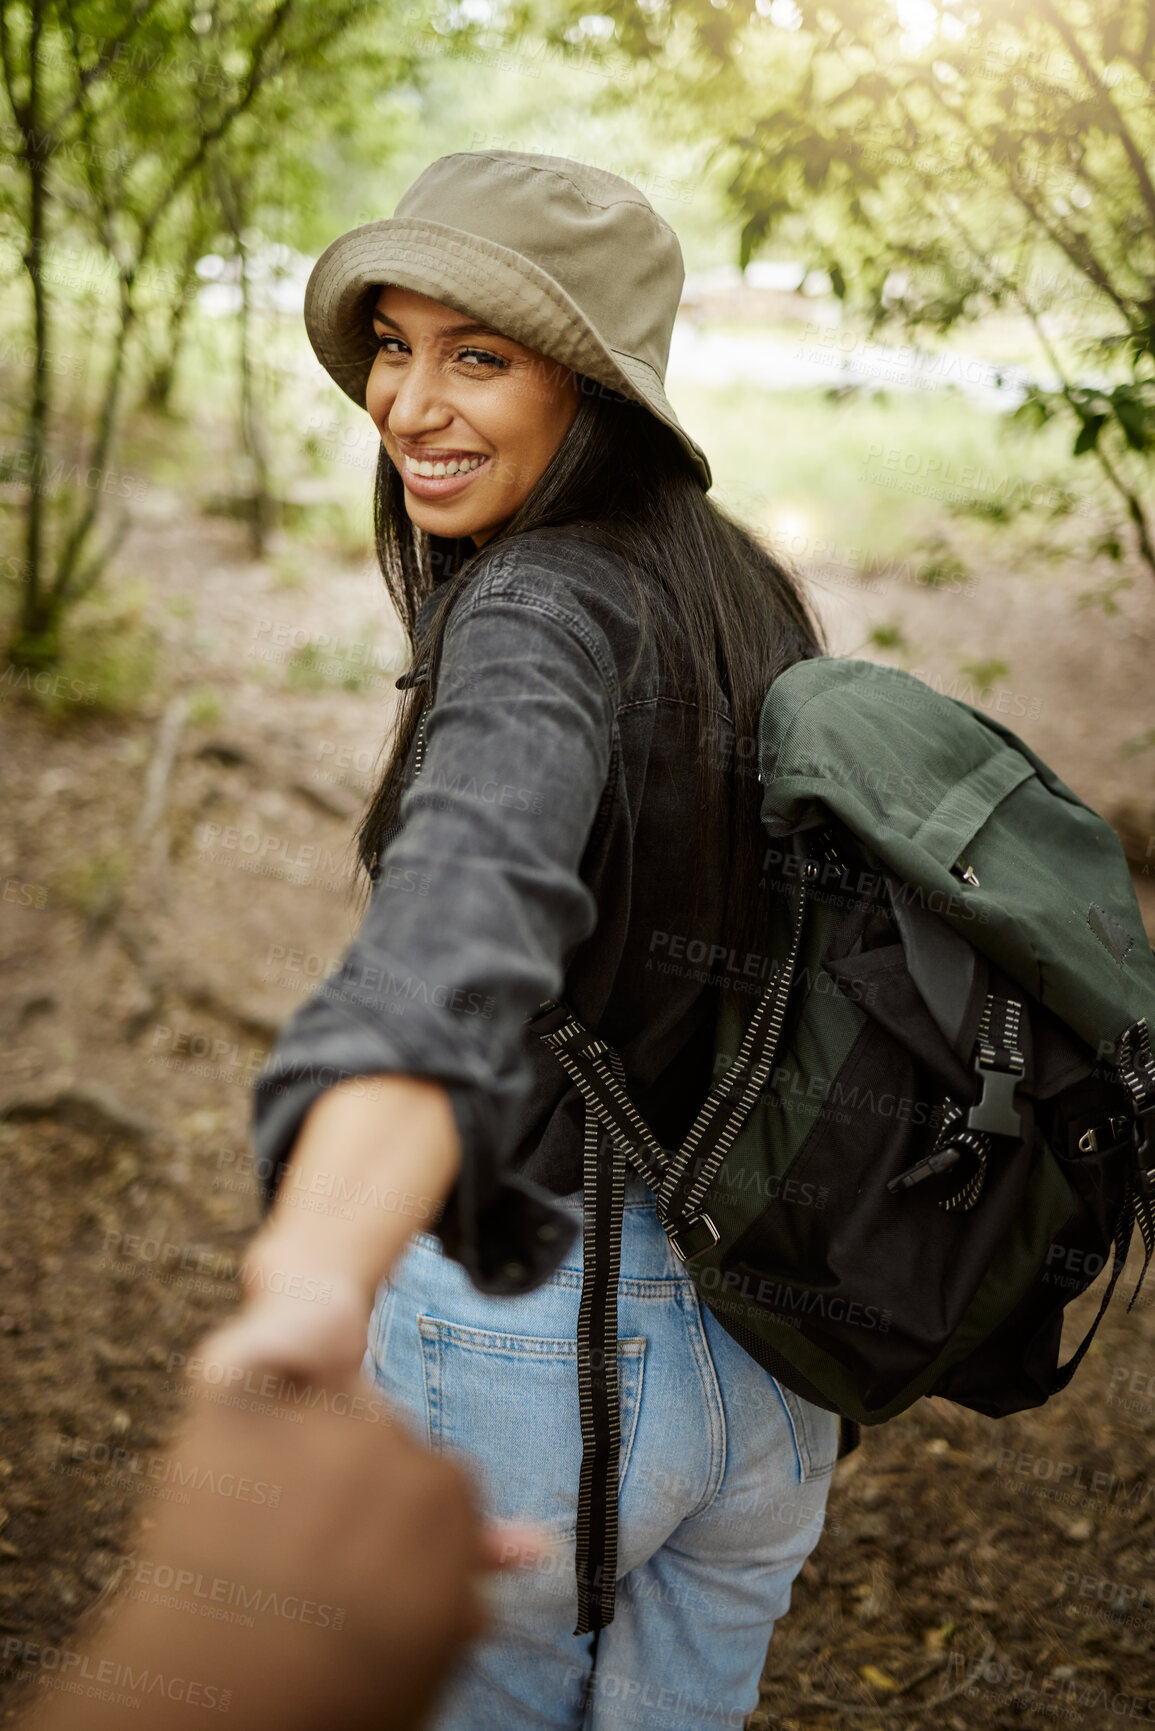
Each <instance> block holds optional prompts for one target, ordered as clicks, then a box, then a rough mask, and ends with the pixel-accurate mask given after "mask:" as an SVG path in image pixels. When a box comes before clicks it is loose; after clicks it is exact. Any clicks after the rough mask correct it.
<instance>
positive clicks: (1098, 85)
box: [1039, 0, 1155, 218]
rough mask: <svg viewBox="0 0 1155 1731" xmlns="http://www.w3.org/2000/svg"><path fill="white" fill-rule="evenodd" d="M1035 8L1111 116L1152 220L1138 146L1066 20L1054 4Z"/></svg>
mask: <svg viewBox="0 0 1155 1731" xmlns="http://www.w3.org/2000/svg"><path fill="white" fill-rule="evenodd" d="M1039 8H1040V11H1042V12H1043V13H1044V15H1045V16H1046V17H1047V18H1049V19H1050V21H1051V24H1052V25H1053V27H1054V28H1055V30H1057V31H1058V33H1059V35H1060V36H1061V37H1062V39H1063V41H1064V42H1065V43H1066V45H1067V47H1068V48H1069V49H1070V51H1071V54H1072V55H1073V56H1074V58H1075V60H1076V61H1077V63H1078V64H1079V66H1081V67H1082V69H1083V72H1084V74H1085V76H1086V79H1087V82H1088V84H1090V86H1091V88H1092V89H1093V90H1094V91H1096V92H1097V94H1098V95H1099V97H1100V98H1101V100H1102V102H1103V104H1104V106H1105V107H1106V108H1107V110H1108V111H1109V112H1110V114H1112V115H1113V116H1114V120H1115V125H1116V128H1117V130H1118V134H1119V140H1120V142H1121V144H1122V146H1123V149H1124V150H1125V151H1126V152H1127V160H1128V161H1129V162H1130V164H1131V167H1132V169H1133V170H1134V172H1135V178H1136V180H1137V181H1138V182H1139V191H1140V192H1141V193H1142V195H1143V202H1144V204H1145V205H1146V206H1147V209H1148V211H1149V212H1150V214H1151V216H1152V217H1153V218H1155V185H1153V184H1152V181H1151V176H1150V175H1149V174H1148V172H1147V164H1146V162H1144V160H1143V152H1142V151H1141V150H1140V149H1139V146H1138V145H1137V144H1136V143H1135V140H1134V139H1133V138H1132V136H1131V133H1130V129H1129V128H1128V126H1127V122H1126V121H1125V120H1124V119H1123V116H1122V115H1121V114H1120V112H1119V110H1118V108H1117V107H1116V106H1115V100H1114V98H1113V96H1112V95H1111V92H1110V90H1109V89H1108V88H1107V86H1106V85H1105V84H1104V83H1103V80H1102V78H1101V77H1100V76H1099V74H1098V73H1097V72H1096V71H1095V68H1094V67H1093V66H1092V65H1091V62H1090V59H1089V58H1088V56H1087V53H1086V51H1085V49H1084V48H1083V44H1082V43H1081V42H1080V41H1079V38H1078V37H1077V36H1076V35H1075V32H1074V30H1073V29H1072V27H1071V25H1070V24H1069V23H1068V21H1067V19H1065V18H1064V17H1063V15H1062V13H1061V12H1059V10H1058V8H1057V7H1056V6H1055V5H1054V0H1039Z"/></svg>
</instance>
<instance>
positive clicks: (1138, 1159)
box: [1115, 1016, 1155, 1310]
mask: <svg viewBox="0 0 1155 1731" xmlns="http://www.w3.org/2000/svg"><path fill="white" fill-rule="evenodd" d="M1115 1067H1116V1069H1117V1070H1118V1072H1119V1076H1120V1078H1121V1080H1122V1081H1123V1083H1124V1084H1125V1086H1126V1088H1127V1091H1128V1093H1129V1094H1130V1096H1131V1103H1132V1105H1133V1107H1134V1109H1135V1129H1134V1140H1135V1166H1134V1169H1133V1170H1132V1173H1131V1183H1130V1200H1131V1206H1132V1210H1133V1213H1134V1216H1135V1219H1136V1220H1137V1221H1138V1223H1139V1231H1140V1233H1141V1234H1142V1237H1143V1267H1142V1268H1141V1270H1140V1272H1139V1279H1138V1280H1137V1281H1136V1283H1135V1290H1134V1292H1133V1293H1132V1294H1131V1304H1128V1306H1127V1309H1128V1310H1130V1308H1131V1305H1132V1304H1134V1302H1135V1300H1136V1299H1137V1298H1138V1296H1139V1288H1140V1287H1141V1286H1142V1284H1143V1282H1144V1280H1145V1279H1146V1277H1147V1270H1148V1268H1149V1267H1150V1264H1151V1257H1152V1255H1153V1254H1155V1053H1153V1052H1152V1050H1151V1030H1150V1028H1149V1027H1148V1026H1147V1018H1146V1017H1145V1016H1140V1018H1139V1020H1138V1021H1137V1022H1132V1023H1131V1026H1130V1027H1129V1028H1124V1030H1123V1032H1122V1034H1120V1036H1119V1039H1118V1041H1117V1043H1116V1055H1115Z"/></svg>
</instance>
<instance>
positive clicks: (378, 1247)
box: [224, 1075, 461, 1376]
mask: <svg viewBox="0 0 1155 1731" xmlns="http://www.w3.org/2000/svg"><path fill="white" fill-rule="evenodd" d="M460 1165H461V1139H460V1136H459V1134H458V1130H457V1125H456V1121H455V1118H454V1114H453V1109H452V1107H451V1105H450V1103H449V1096H448V1094H447V1093H446V1091H445V1089H444V1088H443V1087H442V1086H441V1085H440V1083H438V1082H434V1081H430V1080H427V1079H425V1078H423V1077H418V1076H399V1075H379V1076H372V1077H359V1078H357V1079H356V1082H355V1083H339V1084H337V1086H335V1087H333V1088H329V1089H326V1091H325V1092H324V1093H323V1094H322V1095H320V1097H319V1098H318V1099H317V1100H316V1101H315V1102H314V1104H313V1105H312V1107H311V1108H310V1110H309V1111H308V1113H307V1114H306V1116H305V1118H304V1119H303V1120H302V1124H301V1130H300V1133H299V1134H298V1136H297V1139H296V1141H295V1143H294V1145H293V1150H292V1153H291V1154H290V1157H289V1162H288V1165H287V1168H286V1171H285V1175H284V1177H283V1179H282V1181H281V1185H280V1188H279V1190H278V1192H277V1197H276V1200H275V1202H274V1204H273V1207H272V1210H271V1211H270V1213H269V1215H268V1217H267V1219H266V1220H265V1222H264V1224H263V1226H262V1227H261V1229H260V1231H259V1232H258V1233H257V1235H256V1236H255V1237H254V1238H253V1239H252V1240H251V1242H250V1244H249V1248H248V1252H247V1254H246V1257H245V1266H244V1273H243V1277H242V1285H243V1292H244V1297H245V1302H244V1304H243V1305H242V1307H241V1310H240V1311H239V1313H238V1314H237V1316H236V1317H235V1318H234V1320H233V1321H232V1322H231V1323H230V1324H229V1325H228V1328H227V1332H226V1334H225V1336H224V1341H225V1345H226V1346H227V1349H228V1353H229V1355H230V1357H231V1358H232V1359H233V1360H234V1361H236V1362H245V1363H258V1362H260V1363H264V1362H267V1361H272V1362H274V1363H277V1364H280V1365H283V1366H284V1367H285V1368H286V1369H291V1370H299V1371H311V1370H322V1369H323V1370H324V1371H325V1372H326V1373H328V1374H329V1375H337V1376H340V1375H352V1374H354V1373H355V1372H356V1371H358V1370H359V1369H360V1366H361V1361H362V1358H363V1357H364V1353H365V1339H366V1329H367V1326H368V1321H369V1316H370V1313H371V1311H372V1309H373V1300H374V1296H375V1294H376V1291H377V1287H378V1285H379V1284H380V1281H381V1279H382V1278H383V1276H385V1275H386V1274H387V1273H388V1271H389V1269H390V1268H391V1267H392V1265H393V1263H394V1262H395V1261H396V1259H397V1257H398V1256H399V1255H400V1253H401V1251H402V1250H403V1248H404V1246H405V1243H406V1240H407V1239H408V1238H409V1236H410V1234H411V1233H414V1232H420V1231H423V1230H427V1229H429V1228H430V1227H431V1225H432V1224H433V1223H434V1222H435V1220H436V1219H437V1216H438V1214H439V1213H440V1210H441V1205H442V1203H443V1201H444V1199H445V1197H446V1195H447V1194H448V1192H449V1190H450V1188H451V1186H452V1184H453V1181H454V1178H455V1177H456V1175H457V1173H458V1170H459V1168H460Z"/></svg>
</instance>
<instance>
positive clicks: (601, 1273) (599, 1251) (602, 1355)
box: [574, 1110, 626, 1635]
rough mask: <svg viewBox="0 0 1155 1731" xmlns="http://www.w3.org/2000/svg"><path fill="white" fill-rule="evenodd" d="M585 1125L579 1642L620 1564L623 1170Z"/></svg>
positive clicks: (594, 1126)
mask: <svg viewBox="0 0 1155 1731" xmlns="http://www.w3.org/2000/svg"><path fill="white" fill-rule="evenodd" d="M585 1118H586V1123H585V1162H584V1189H583V1191H582V1225H583V1230H584V1238H583V1241H582V1296H581V1306H580V1308H579V1310H578V1329H577V1349H578V1350H577V1367H578V1405H579V1407H580V1409H581V1427H582V1464H581V1478H580V1481H579V1485H578V1514H577V1592H578V1620H577V1627H576V1628H575V1629H574V1634H575V1635H585V1634H588V1633H589V1632H590V1630H591V1629H600V1628H601V1627H602V1626H603V1624H605V1623H609V1622H612V1621H613V1615H614V1594H615V1589H616V1585H617V1562H618V1456H619V1450H620V1445H621V1427H620V1419H619V1409H618V1273H619V1270H620V1267H621V1246H622V1208H623V1205H624V1201H625V1189H626V1162H625V1157H624V1155H623V1153H622V1151H621V1149H620V1148H619V1146H618V1145H617V1144H616V1143H615V1142H614V1141H613V1140H612V1139H610V1140H609V1141H608V1143H607V1139H606V1138H605V1137H603V1135H602V1133H601V1127H600V1125H599V1124H598V1121H597V1119H596V1118H595V1116H594V1114H593V1113H592V1112H590V1111H588V1110H587V1112H586V1115H585Z"/></svg>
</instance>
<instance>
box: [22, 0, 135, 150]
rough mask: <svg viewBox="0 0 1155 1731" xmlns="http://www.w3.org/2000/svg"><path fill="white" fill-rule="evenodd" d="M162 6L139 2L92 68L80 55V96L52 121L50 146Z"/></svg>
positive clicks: (71, 18) (74, 33) (75, 39)
mask: <svg viewBox="0 0 1155 1731" xmlns="http://www.w3.org/2000/svg"><path fill="white" fill-rule="evenodd" d="M158 4H159V0H137V4H136V6H135V7H134V8H133V11H132V16H131V17H130V18H129V20H128V23H127V24H126V25H125V27H124V29H123V30H122V31H121V33H120V35H119V36H116V37H114V38H113V39H112V43H111V46H110V47H108V48H107V49H105V51H104V52H103V53H102V54H100V55H98V56H97V58H96V60H95V61H94V62H93V64H92V65H91V66H86V67H81V66H80V61H79V55H78V56H77V70H78V72H79V74H80V76H79V78H78V79H77V84H76V94H75V95H74V96H73V98H72V101H71V102H70V103H69V104H68V106H67V107H66V108H65V109H63V110H62V111H61V113H60V114H58V115H57V116H56V119H55V120H54V121H53V122H52V125H51V127H50V128H49V133H48V137H49V144H50V145H53V144H55V143H56V142H57V140H58V138H59V135H60V131H61V128H62V127H63V126H64V125H65V123H66V122H67V121H68V120H70V119H71V117H72V115H73V114H75V112H76V110H77V108H78V107H79V106H80V104H81V102H82V101H83V100H84V96H85V93H86V91H87V90H88V87H89V85H90V84H92V83H93V81H94V80H95V79H97V78H99V77H101V76H102V75H103V74H104V73H105V72H107V71H108V68H109V67H110V66H111V65H112V63H113V61H114V60H115V59H116V57H117V55H118V54H119V53H120V50H121V49H122V48H124V47H126V46H127V44H128V43H129V42H131V41H132V39H133V37H134V36H135V35H136V33H137V31H138V30H139V29H140V27H141V25H142V24H143V23H144V22H145V20H146V19H147V18H148V16H149V13H150V12H155V11H156V8H157V5H158ZM67 12H68V22H69V25H70V26H71V29H72V37H73V42H74V43H77V42H78V40H79V39H78V37H77V31H76V20H75V18H74V16H73V12H72V7H71V6H68V7H67Z"/></svg>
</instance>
